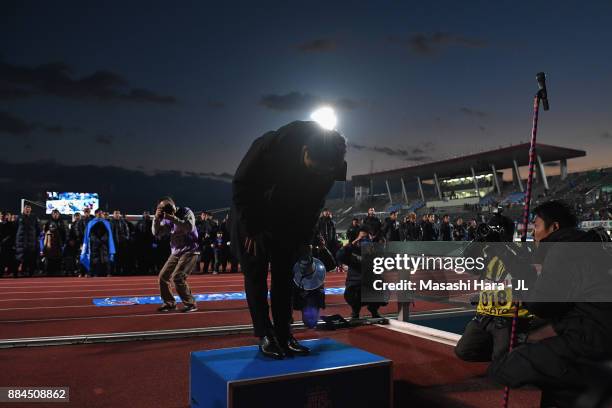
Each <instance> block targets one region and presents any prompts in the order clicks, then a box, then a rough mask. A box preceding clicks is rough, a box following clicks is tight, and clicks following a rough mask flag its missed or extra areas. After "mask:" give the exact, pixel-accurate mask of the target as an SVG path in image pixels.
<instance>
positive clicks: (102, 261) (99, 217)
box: [81, 209, 115, 277]
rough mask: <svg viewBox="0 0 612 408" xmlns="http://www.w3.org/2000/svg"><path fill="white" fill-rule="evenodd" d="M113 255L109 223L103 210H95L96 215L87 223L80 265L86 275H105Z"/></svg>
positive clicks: (108, 270) (107, 272) (113, 246)
mask: <svg viewBox="0 0 612 408" xmlns="http://www.w3.org/2000/svg"><path fill="white" fill-rule="evenodd" d="M114 257H115V242H114V241H113V231H112V228H111V225H110V223H109V222H108V221H107V220H105V219H104V211H102V210H100V209H98V210H96V216H95V218H93V219H92V220H91V221H89V223H88V224H87V227H86V228H85V234H84V237H83V249H82V250H81V265H83V267H84V268H85V270H86V271H87V277H91V276H106V275H108V274H109V273H110V265H111V263H112V262H113V260H114Z"/></svg>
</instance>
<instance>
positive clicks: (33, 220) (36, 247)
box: [15, 204, 41, 276]
mask: <svg viewBox="0 0 612 408" xmlns="http://www.w3.org/2000/svg"><path fill="white" fill-rule="evenodd" d="M40 233H41V229H40V225H39V223H38V218H37V217H36V216H35V215H33V214H32V207H31V206H29V205H28V204H26V205H25V206H24V207H23V214H21V216H20V217H19V218H18V219H17V236H16V238H15V251H16V258H17V262H18V263H19V271H20V272H21V273H22V274H24V275H27V276H32V275H34V272H35V271H36V268H37V263H38V254H39V253H40V242H39V237H40Z"/></svg>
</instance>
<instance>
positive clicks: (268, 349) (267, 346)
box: [259, 335, 287, 360]
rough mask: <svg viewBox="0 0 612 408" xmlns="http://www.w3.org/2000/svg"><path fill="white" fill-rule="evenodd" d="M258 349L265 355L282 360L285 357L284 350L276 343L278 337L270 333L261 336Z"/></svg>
mask: <svg viewBox="0 0 612 408" xmlns="http://www.w3.org/2000/svg"><path fill="white" fill-rule="evenodd" d="M259 351H260V352H261V353H262V354H263V355H264V356H266V357H270V358H273V359H276V360H283V359H284V358H285V357H287V354H286V353H285V350H283V348H282V347H281V346H280V344H278V339H277V338H276V337H274V336H272V335H268V336H263V337H261V338H260V340H259Z"/></svg>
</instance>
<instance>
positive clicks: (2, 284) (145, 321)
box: [0, 273, 448, 339]
mask: <svg viewBox="0 0 612 408" xmlns="http://www.w3.org/2000/svg"><path fill="white" fill-rule="evenodd" d="M345 278H346V275H345V273H330V274H329V275H328V277H327V280H326V286H327V287H342V286H344V280H345ZM189 283H190V285H191V288H192V291H193V293H196V294H197V293H219V292H228V291H231V292H234V291H243V290H244V284H243V279H242V275H241V274H223V275H198V274H196V275H192V276H191V277H190V278H189ZM155 295H159V289H158V284H157V278H156V277H151V276H130V277H103V278H90V279H88V278H73V277H58V278H43V277H40V278H21V279H11V278H8V279H1V280H0V338H3V339H14V338H25V337H47V336H66V335H85V334H99V333H121V332H134V331H149V330H171V329H187V328H198V327H212V326H226V325H238V324H249V323H250V317H249V313H248V309H247V305H246V301H244V300H230V301H216V302H200V303H199V304H198V308H199V310H198V311H197V312H194V313H188V314H182V313H169V314H162V313H157V311H156V309H157V306H156V305H134V306H112V307H99V306H95V305H93V303H92V300H93V299H94V298H105V297H114V296H155ZM327 304H328V307H327V308H326V309H325V311H324V312H323V313H324V314H335V313H339V314H342V315H348V314H350V309H349V307H348V306H347V305H346V304H345V302H344V299H343V297H342V296H338V295H335V296H328V297H327ZM447 307H448V305H445V304H436V303H431V302H425V301H419V302H417V304H416V305H415V308H414V309H413V310H414V311H425V310H433V309H443V308H447ZM364 311H365V308H364ZM396 311H397V305H396V304H394V303H391V304H389V305H388V306H387V307H385V308H382V309H381V312H383V313H393V312H396ZM295 317H296V320H299V319H300V317H299V316H298V315H296V316H295Z"/></svg>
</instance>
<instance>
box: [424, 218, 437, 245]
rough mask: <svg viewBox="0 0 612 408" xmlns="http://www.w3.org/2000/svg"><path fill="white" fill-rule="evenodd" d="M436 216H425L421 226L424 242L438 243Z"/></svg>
mask: <svg viewBox="0 0 612 408" xmlns="http://www.w3.org/2000/svg"><path fill="white" fill-rule="evenodd" d="M435 219H436V216H435V215H433V214H427V215H425V216H423V222H422V224H421V230H422V231H423V241H437V240H438V231H437V230H436V225H435V224H434V221H435Z"/></svg>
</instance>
